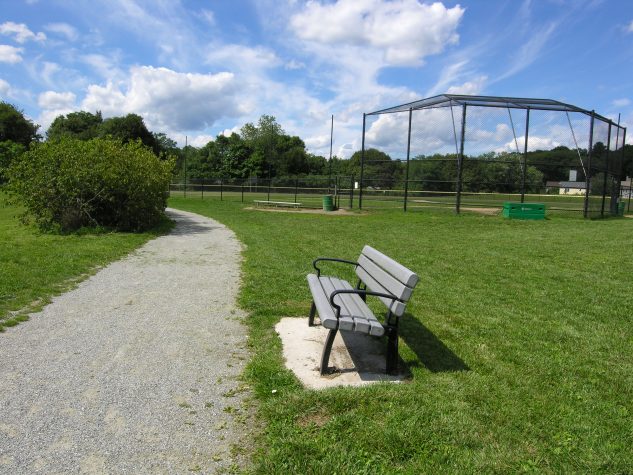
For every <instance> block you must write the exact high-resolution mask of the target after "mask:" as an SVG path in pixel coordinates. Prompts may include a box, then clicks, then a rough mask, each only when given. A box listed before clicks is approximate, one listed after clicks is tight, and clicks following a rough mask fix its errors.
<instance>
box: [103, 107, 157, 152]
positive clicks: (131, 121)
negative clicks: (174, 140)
mask: <svg viewBox="0 0 633 475" xmlns="http://www.w3.org/2000/svg"><path fill="white" fill-rule="evenodd" d="M99 136H100V137H112V138H116V139H120V140H121V141H122V142H123V143H128V142H133V141H135V140H137V139H140V140H141V142H143V144H144V145H146V146H148V147H150V148H151V149H152V150H153V151H154V153H155V154H158V153H159V152H160V150H159V146H158V143H157V141H156V138H155V137H154V135H152V133H151V132H150V131H149V130H147V127H146V126H145V122H143V118H142V117H141V116H140V115H136V114H128V115H126V116H125V117H111V118H109V119H106V120H104V121H103V123H102V124H101V126H100V127H99Z"/></svg>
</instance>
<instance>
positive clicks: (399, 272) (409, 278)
mask: <svg viewBox="0 0 633 475" xmlns="http://www.w3.org/2000/svg"><path fill="white" fill-rule="evenodd" d="M361 254H364V255H365V256H367V257H369V258H370V259H371V260H372V261H374V262H375V263H376V264H378V265H379V266H380V267H382V268H383V269H384V270H386V271H387V272H389V273H390V274H391V275H392V276H394V277H395V278H396V279H398V280H399V281H400V282H402V283H403V284H404V285H406V286H407V287H411V288H414V287H415V285H416V284H417V283H418V280H419V277H418V275H417V274H416V273H415V272H413V271H412V270H409V269H407V268H406V267H405V266H403V265H402V264H400V263H398V262H396V261H394V260H393V259H392V258H390V257H388V256H385V255H384V254H383V253H382V252H380V251H377V250H376V249H374V248H373V247H371V246H368V245H365V247H363V251H362V253H361Z"/></svg>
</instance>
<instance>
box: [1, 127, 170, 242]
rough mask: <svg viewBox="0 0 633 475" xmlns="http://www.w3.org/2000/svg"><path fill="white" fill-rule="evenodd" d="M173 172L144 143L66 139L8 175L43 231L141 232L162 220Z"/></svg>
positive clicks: (27, 156)
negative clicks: (102, 229) (86, 228)
mask: <svg viewBox="0 0 633 475" xmlns="http://www.w3.org/2000/svg"><path fill="white" fill-rule="evenodd" d="M172 168H173V160H172V159H169V160H161V159H159V158H158V157H156V156H155V155H154V154H153V153H152V152H151V150H149V149H148V148H146V147H145V146H144V145H143V144H141V143H140V142H130V143H127V144H124V143H122V142H121V141H118V140H113V139H101V138H100V139H92V140H88V141H81V140H77V139H71V138H62V139H61V140H59V141H55V142H46V143H41V144H36V145H35V146H34V147H33V148H32V149H31V150H29V151H28V152H26V153H24V154H23V155H21V156H20V157H19V158H18V159H17V160H15V161H14V163H13V164H12V165H11V167H10V168H9V172H8V175H9V185H10V189H11V190H12V191H13V192H14V193H15V194H16V195H17V196H18V197H19V198H20V199H21V201H23V203H24V206H25V207H26V210H27V211H26V215H25V217H26V218H32V219H33V220H34V221H35V222H36V223H37V225H38V226H39V227H40V228H42V229H45V230H59V231H62V232H65V231H72V230H75V229H78V228H81V227H84V226H89V227H90V226H99V227H106V228H113V229H117V230H122V231H141V230H145V229H149V228H151V227H153V226H155V225H156V224H157V223H158V222H159V221H160V219H161V217H162V216H163V213H164V210H165V207H166V204H167V190H168V186H169V180H170V177H171V171H172Z"/></svg>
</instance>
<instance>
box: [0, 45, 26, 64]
mask: <svg viewBox="0 0 633 475" xmlns="http://www.w3.org/2000/svg"><path fill="white" fill-rule="evenodd" d="M22 51H23V48H16V47H15V46H9V45H0V63H10V64H15V63H19V62H20V61H22V56H21V55H20V53H22Z"/></svg>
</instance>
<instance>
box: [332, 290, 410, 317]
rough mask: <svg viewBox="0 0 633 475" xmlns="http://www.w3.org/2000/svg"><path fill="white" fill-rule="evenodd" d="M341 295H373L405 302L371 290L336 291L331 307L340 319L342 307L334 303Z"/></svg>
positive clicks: (390, 295)
mask: <svg viewBox="0 0 633 475" xmlns="http://www.w3.org/2000/svg"><path fill="white" fill-rule="evenodd" d="M339 294H356V295H362V296H367V295H371V296H374V297H384V298H387V299H391V300H397V301H398V302H403V303H404V300H402V299H399V298H398V297H396V296H395V295H392V294H385V293H382V292H372V291H371V290H361V289H339V290H335V291H334V292H332V293H331V294H330V305H331V306H332V307H333V308H335V309H336V318H339V316H340V314H341V306H340V305H337V304H335V303H334V297H336V296H337V295H339Z"/></svg>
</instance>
